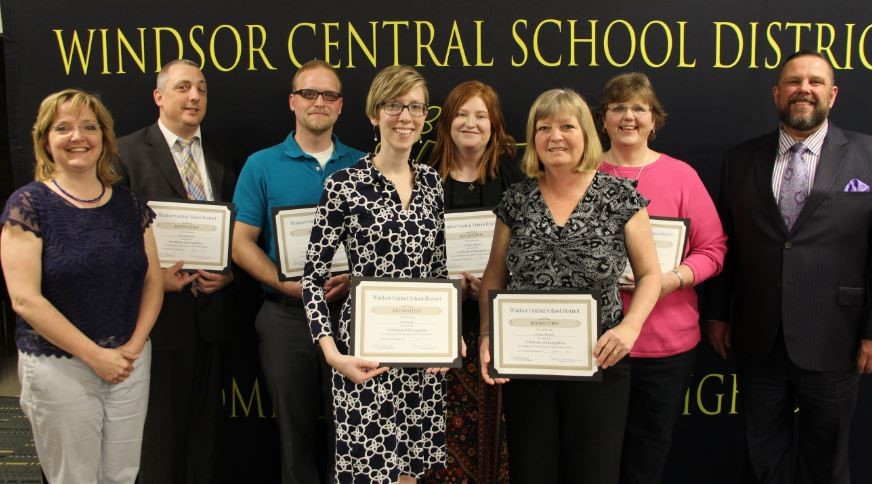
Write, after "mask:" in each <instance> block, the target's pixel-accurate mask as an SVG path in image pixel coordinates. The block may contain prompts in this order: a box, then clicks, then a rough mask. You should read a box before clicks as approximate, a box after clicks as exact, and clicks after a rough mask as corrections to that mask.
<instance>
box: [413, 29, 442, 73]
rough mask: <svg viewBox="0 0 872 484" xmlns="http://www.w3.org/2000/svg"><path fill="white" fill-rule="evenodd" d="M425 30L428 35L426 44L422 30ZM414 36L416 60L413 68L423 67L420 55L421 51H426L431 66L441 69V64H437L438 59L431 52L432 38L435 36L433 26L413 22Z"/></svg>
mask: <svg viewBox="0 0 872 484" xmlns="http://www.w3.org/2000/svg"><path fill="white" fill-rule="evenodd" d="M423 27H426V28H427V33H428V34H429V38H428V39H427V42H424V29H423ZM415 34H416V39H417V41H418V60H417V62H415V67H424V62H423V60H422V57H423V56H422V55H421V53H422V52H423V51H425V50H426V51H427V54H428V55H429V56H430V60H431V61H432V62H433V64H435V65H437V66H439V67H442V64H440V63H439V59H437V58H436V53H435V52H433V47H432V45H433V38H434V37H435V36H436V29H435V28H434V27H433V24H432V23H430V22H427V21H426V20H415Z"/></svg>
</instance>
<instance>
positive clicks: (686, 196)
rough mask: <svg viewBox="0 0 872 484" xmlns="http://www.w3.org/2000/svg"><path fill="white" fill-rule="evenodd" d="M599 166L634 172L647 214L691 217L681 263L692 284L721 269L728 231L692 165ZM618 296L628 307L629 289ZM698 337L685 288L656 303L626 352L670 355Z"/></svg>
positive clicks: (691, 297) (693, 302) (691, 293)
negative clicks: (688, 268)
mask: <svg viewBox="0 0 872 484" xmlns="http://www.w3.org/2000/svg"><path fill="white" fill-rule="evenodd" d="M600 171H602V172H604V173H608V174H610V175H614V176H619V177H623V178H629V179H631V180H632V179H635V178H636V176H637V175H638V176H639V178H638V181H639V185H638V190H639V192H640V193H641V194H642V195H644V196H645V198H647V199H648V200H650V201H651V203H650V204H649V205H648V214H649V215H655V216H661V217H682V218H689V219H690V231H689V234H688V240H687V245H686V248H685V254H684V260H683V261H682V263H683V264H685V265H687V266H688V267H690V268H691V270H693V275H694V284H695V285H696V284H700V283H701V282H703V281H705V280H706V279H708V278H709V277H712V276H715V275H717V274H718V273H719V272H720V271H721V268H722V267H723V263H724V255H725V254H726V252H727V244H726V243H727V236H726V234H724V229H723V227H722V226H721V221H720V219H719V218H718V214H717V211H716V210H715V206H714V203H713V202H712V199H711V197H710V196H709V194H708V191H706V188H705V186H704V185H703V183H702V180H700V179H699V176H698V175H697V173H696V171H695V170H694V169H693V168H692V167H691V166H690V165H688V164H687V163H685V162H683V161H680V160H676V159H675V158H672V157H671V156H668V155H660V158H658V159H657V160H656V161H654V162H653V163H650V164H648V165H646V166H645V167H644V168H643V169H642V171H641V174H640V172H639V167H620V166H615V165H610V164H608V163H603V165H602V167H601V168H600ZM622 296H623V299H624V307H625V308H626V307H627V306H628V305H629V303H630V300H631V299H632V294H631V293H627V292H622ZM699 339H700V331H699V308H698V306H697V298H696V291H695V290H694V289H693V288H692V287H685V288H684V289H680V290H678V291H675V292H673V293H671V294H669V295H668V296H666V297H665V298H663V299H661V300H660V302H658V303H657V305H656V306H654V310H653V311H651V315H650V316H649V317H648V319H647V320H646V321H645V325H644V326H643V327H642V333H641V334H640V335H639V339H637V340H636V344H635V345H634V346H633V351H632V352H631V353H630V354H631V356H633V357H639V358H661V357H666V356H672V355H676V354H679V353H683V352H685V351H688V350H690V349H692V348H693V347H694V346H696V344H697V343H698V342H699Z"/></svg>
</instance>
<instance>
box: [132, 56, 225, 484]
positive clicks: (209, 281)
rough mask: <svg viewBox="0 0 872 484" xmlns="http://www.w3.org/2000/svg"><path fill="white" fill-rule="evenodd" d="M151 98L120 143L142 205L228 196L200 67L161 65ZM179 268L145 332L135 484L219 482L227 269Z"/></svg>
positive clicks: (167, 274)
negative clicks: (146, 121) (208, 130)
mask: <svg viewBox="0 0 872 484" xmlns="http://www.w3.org/2000/svg"><path fill="white" fill-rule="evenodd" d="M153 96H154V102H155V104H157V106H158V108H159V110H160V117H159V118H158V121H157V123H155V124H153V125H151V126H148V127H145V128H143V129H141V130H139V131H136V132H134V133H131V134H129V135H127V136H124V137H123V138H119V139H118V153H119V163H118V171H119V172H120V174H121V175H122V180H121V182H120V183H124V184H125V185H127V186H129V187H130V188H131V189H133V191H134V192H136V193H137V194H139V195H140V196H141V197H142V198H144V199H146V200H150V199H154V198H165V199H166V198H178V199H193V200H208V201H218V202H223V201H225V200H230V198H231V197H232V196H233V188H234V176H233V172H232V169H231V167H232V166H233V165H232V159H231V157H230V156H229V155H228V154H227V150H223V149H220V148H218V147H216V146H215V144H214V143H211V142H209V141H208V140H204V139H203V135H202V133H201V132H200V123H201V122H202V121H203V117H204V116H205V115H206V106H207V99H208V98H207V89H206V78H205V77H204V76H203V73H202V72H201V71H200V68H199V66H197V64H195V63H193V62H191V61H189V60H184V59H180V60H175V61H172V62H168V63H167V64H166V65H164V66H163V68H162V69H161V71H160V73H158V76H157V88H156V89H155V90H154V93H153ZM188 162H190V164H191V166H195V167H196V168H191V169H192V170H193V171H192V172H191V171H186V170H187V169H188V167H186V166H185V164H186V163H188ZM181 267H182V261H179V262H177V263H176V264H175V265H174V266H172V267H169V268H167V269H164V270H163V273H164V291H165V293H166V294H165V296H164V305H163V308H162V309H161V312H160V316H158V320H157V323H156V324H155V327H154V330H153V331H152V333H151V341H152V367H151V386H150V390H149V393H150V395H149V400H148V415H147V416H146V419H145V431H144V434H143V440H142V460H141V467H140V471H139V482H140V484H149V483H161V484H168V483H192V484H193V483H211V482H214V481H215V480H216V476H215V475H214V472H215V468H216V466H217V463H218V456H217V443H218V438H217V431H218V426H219V423H220V403H221V400H220V381H219V377H220V372H219V363H220V348H221V346H222V344H223V343H224V342H226V341H227V340H228V339H229V338H230V336H231V322H232V320H231V317H232V306H231V304H232V294H228V291H229V290H230V289H229V288H228V287H227V285H228V284H229V283H230V282H231V281H232V280H233V273H232V272H227V273H225V274H217V273H212V272H206V271H203V270H200V271H197V272H195V273H191V274H188V273H185V272H182V271H181Z"/></svg>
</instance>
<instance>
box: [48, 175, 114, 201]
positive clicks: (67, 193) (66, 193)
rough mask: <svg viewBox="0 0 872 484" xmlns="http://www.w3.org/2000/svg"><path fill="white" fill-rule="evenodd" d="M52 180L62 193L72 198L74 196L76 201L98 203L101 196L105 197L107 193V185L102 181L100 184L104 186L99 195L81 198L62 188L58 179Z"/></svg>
mask: <svg viewBox="0 0 872 484" xmlns="http://www.w3.org/2000/svg"><path fill="white" fill-rule="evenodd" d="M51 182H52V183H53V184H54V186H56V187H57V188H58V190H60V191H61V193H63V194H64V195H66V196H68V197H70V198H72V199H73V200H75V201H77V202H79V203H97V202H99V201H100V199H101V198H103V195H105V194H106V185H104V184H102V183H101V184H100V187H102V190H100V194H99V195H97V196H96V197H95V198H91V199H84V198H79V197H77V196H75V195H73V194H72V193H70V192H68V191H66V190H64V189H63V188H61V186H60V185H59V184H58V181H57V180H56V179H54V178H52V179H51Z"/></svg>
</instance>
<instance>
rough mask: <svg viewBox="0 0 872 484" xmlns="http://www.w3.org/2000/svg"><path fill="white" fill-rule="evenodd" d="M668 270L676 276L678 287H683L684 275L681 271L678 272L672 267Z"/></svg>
mask: <svg viewBox="0 0 872 484" xmlns="http://www.w3.org/2000/svg"><path fill="white" fill-rule="evenodd" d="M669 272H671V273H673V274H675V277H677V278H678V288H679V289H684V276H682V275H681V273H680V272H678V269H672V270H671V271H669Z"/></svg>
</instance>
